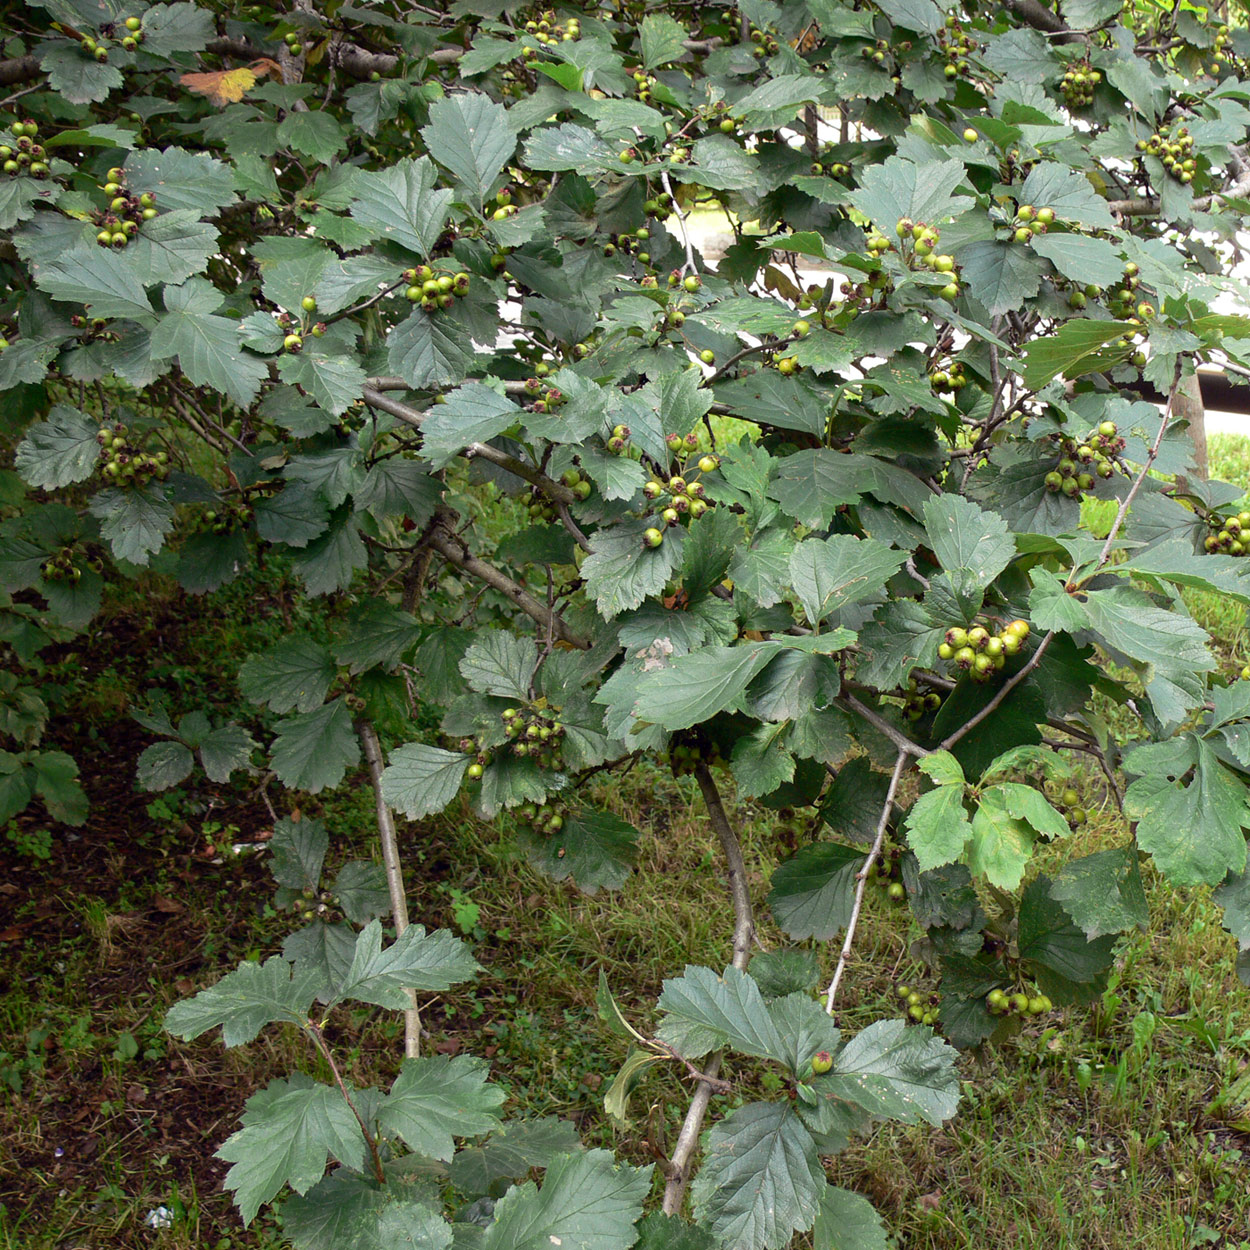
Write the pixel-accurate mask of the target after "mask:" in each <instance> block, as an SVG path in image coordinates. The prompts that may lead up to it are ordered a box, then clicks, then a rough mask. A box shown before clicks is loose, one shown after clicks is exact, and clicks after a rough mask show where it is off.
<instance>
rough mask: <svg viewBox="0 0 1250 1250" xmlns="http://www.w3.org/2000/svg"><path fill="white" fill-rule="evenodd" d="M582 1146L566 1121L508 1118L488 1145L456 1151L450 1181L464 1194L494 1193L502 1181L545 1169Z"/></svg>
mask: <svg viewBox="0 0 1250 1250" xmlns="http://www.w3.org/2000/svg"><path fill="white" fill-rule="evenodd" d="M580 1148H581V1142H580V1140H579V1138H578V1135H577V1129H576V1127H575V1126H574V1125H572V1124H570V1123H569V1122H568V1121H567V1120H557V1119H556V1118H555V1117H554V1116H544V1117H543V1118H542V1119H538V1120H509V1121H507V1122H506V1123H505V1124H504V1125H503V1126H502V1127H500V1128H498V1129H496V1130H495V1131H494V1132H493V1133H492V1134H491V1136H490V1140H489V1141H487V1142H486V1144H485V1145H482V1146H469V1147H466V1148H465V1149H463V1150H458V1151H457V1152H456V1157H455V1158H454V1159H453V1160H452V1161H451V1168H450V1174H451V1183H452V1184H453V1185H454V1186H455V1187H456V1188H457V1189H458V1190H459V1191H460V1192H461V1193H464V1194H488V1193H490V1194H493V1193H495V1191H496V1186H497V1184H498V1182H499V1181H503V1180H520V1179H522V1178H524V1177H525V1176H527V1175H528V1173H529V1170H530V1168H533V1167H540V1168H545V1167H547V1166H549V1165H550V1163H551V1162H552V1158H553V1156H555V1155H558V1154H568V1153H569V1152H571V1151H576V1150H579V1149H580Z"/></svg>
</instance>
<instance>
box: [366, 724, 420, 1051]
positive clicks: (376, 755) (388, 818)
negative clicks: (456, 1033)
mask: <svg viewBox="0 0 1250 1250" xmlns="http://www.w3.org/2000/svg"><path fill="white" fill-rule="evenodd" d="M356 730H357V732H358V733H359V734H360V745H361V746H362V747H363V748H364V753H365V763H366V764H367V765H368V766H369V781H370V782H371V783H372V785H373V802H374V808H375V810H376V811H377V817H378V838H379V839H380V841H381V843H382V863H383V864H384V865H385V866H386V889H387V892H388V893H389V894H390V896H391V917H392V918H393V919H394V921H395V937H396V938H397V939H398V938H400V937H402V936H403V933H404V930H405V929H407V927H408V899H407V897H406V896H405V895H404V875H403V871H402V869H401V868H400V863H399V842H398V839H397V838H396V836H395V814H394V812H392V811H391V805H390V804H389V803H388V802H387V801H386V800H385V799H384V798H383V797H382V767H383V763H382V747H381V745H380V744H379V743H378V735H377V731H376V730H375V729H374V728H373V726H372V725H371V724H370V723H369V722H368V721H367V720H362V721H360V722H359V724H358V725H357V726H356ZM408 998H409V1001H410V1002H411V1003H412V1006H411V1007H409V1008H407V1009H406V1010H405V1011H404V1055H405V1057H406V1058H408V1059H416V1058H418V1057H419V1056H420V1054H421V1013H420V1011H419V1010H418V1008H417V991H416V990H409V991H408Z"/></svg>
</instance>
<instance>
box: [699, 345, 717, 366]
mask: <svg viewBox="0 0 1250 1250" xmlns="http://www.w3.org/2000/svg"><path fill="white" fill-rule="evenodd" d="M699 359H700V360H701V361H703V363H704V364H705V365H712V364H715V363H716V353H715V352H714V351H713V350H712V349H711V348H710V347H705V348H704V349H703V350H702V351H701V352H700V353H699Z"/></svg>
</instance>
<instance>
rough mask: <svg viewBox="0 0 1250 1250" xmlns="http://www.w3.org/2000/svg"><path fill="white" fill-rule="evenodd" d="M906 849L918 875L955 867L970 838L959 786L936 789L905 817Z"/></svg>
mask: <svg viewBox="0 0 1250 1250" xmlns="http://www.w3.org/2000/svg"><path fill="white" fill-rule="evenodd" d="M904 827H905V829H906V831H907V845H908V846H910V847H911V849H912V850H913V851H914V852H915V855H916V861H917V864H918V865H919V868H920V871H921V872H928V871H929V870H930V869H932V868H940V867H941V866H942V865H943V864H951V863H954V862H955V860H957V859H958V858H959V857H960V856H961V855H962V854H963V852H964V847H965V846H967V844H968V840H969V839H970V838H971V837H972V824H971V823H970V822H969V820H968V813H967V811H966V810H965V809H964V790H963V786H962V785H939V786H938V787H937V789H935V790H929V791H927V792H926V793H924V794H922V795H921V796H920V797H919V798H918V799H917V800H916V801H915V802H914V803H913V804H912V806H911V811H909V812H908V813H907V821H906V824H905V826H904Z"/></svg>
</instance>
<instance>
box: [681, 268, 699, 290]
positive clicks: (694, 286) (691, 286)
mask: <svg viewBox="0 0 1250 1250" xmlns="http://www.w3.org/2000/svg"><path fill="white" fill-rule="evenodd" d="M681 285H682V286H683V288H685V290H687V291H689V292H690V293H691V294H693V293H694V292H695V291H697V290H698V289H699V288H700V287H701V286H702V285H703V279H702V278H700V277H699V275H698V274H695V273H692V274H688V275H687V276H686V277H685V278H683V279H682V283H681Z"/></svg>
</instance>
